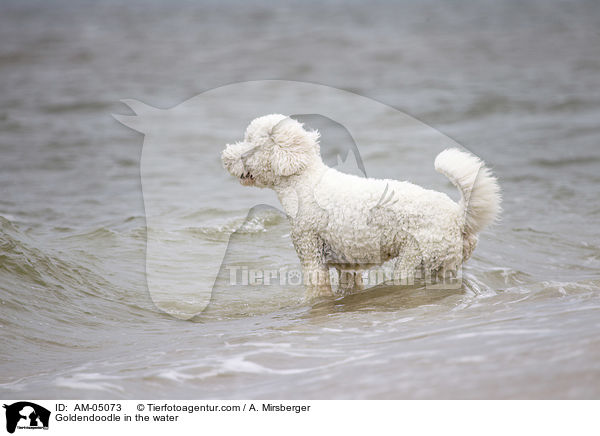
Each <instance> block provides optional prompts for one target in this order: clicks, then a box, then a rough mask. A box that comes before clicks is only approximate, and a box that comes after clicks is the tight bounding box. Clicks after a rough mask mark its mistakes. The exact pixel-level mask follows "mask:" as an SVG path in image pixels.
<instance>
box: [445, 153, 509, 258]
mask: <svg viewBox="0 0 600 436" xmlns="http://www.w3.org/2000/svg"><path fill="white" fill-rule="evenodd" d="M434 165H435V170H436V171H437V172H439V173H441V174H443V175H445V176H446V177H448V178H449V179H450V181H451V182H452V183H453V184H454V185H455V186H456V187H457V188H458V189H459V191H460V193H461V199H460V203H459V205H460V207H461V208H462V210H463V212H464V214H465V229H464V236H465V238H466V239H468V240H474V241H476V240H477V239H476V235H477V233H479V232H480V231H481V230H483V228H484V227H486V226H487V225H489V224H491V223H493V222H495V221H496V220H497V219H498V216H499V215H500V210H501V209H500V201H501V199H502V198H501V195H500V187H499V186H498V181H497V180H496V178H495V177H494V176H493V175H492V172H491V171H490V169H489V168H487V167H486V166H485V164H484V162H483V161H481V160H480V159H479V158H477V157H476V156H473V155H472V154H470V153H465V152H464V151H460V150H459V149H457V148H449V149H447V150H444V151H442V152H441V153H440V154H438V156H437V157H436V158H435V164H434ZM473 248H474V247H473Z"/></svg>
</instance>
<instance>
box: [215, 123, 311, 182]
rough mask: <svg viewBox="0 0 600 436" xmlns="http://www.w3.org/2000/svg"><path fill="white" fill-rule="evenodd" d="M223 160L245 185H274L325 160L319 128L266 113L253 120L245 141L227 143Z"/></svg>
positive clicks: (228, 169)
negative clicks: (314, 129)
mask: <svg viewBox="0 0 600 436" xmlns="http://www.w3.org/2000/svg"><path fill="white" fill-rule="evenodd" d="M221 160H222V161H223V166H224V167H225V169H226V170H227V171H229V173H230V174H231V175H233V176H235V177H237V178H239V180H240V183H241V184H242V185H246V186H258V187H260V188H266V187H269V188H271V187H274V186H277V185H279V184H281V182H282V180H283V179H284V178H286V177H291V176H294V175H298V174H301V173H302V172H303V171H305V170H306V169H307V168H308V167H309V166H310V165H312V164H314V163H316V162H320V161H321V157H320V153H319V132H317V131H310V132H308V131H306V130H304V128H303V127H302V124H301V123H299V122H298V121H296V120H294V119H292V118H290V117H286V116H285V115H279V114H273V115H265V116H263V117H260V118H256V119H255V120H254V121H252V122H251V123H250V125H249V126H248V128H247V129H246V134H245V135H244V140H243V141H240V142H236V143H235V144H228V145H227V146H226V148H225V150H223V153H222V154H221Z"/></svg>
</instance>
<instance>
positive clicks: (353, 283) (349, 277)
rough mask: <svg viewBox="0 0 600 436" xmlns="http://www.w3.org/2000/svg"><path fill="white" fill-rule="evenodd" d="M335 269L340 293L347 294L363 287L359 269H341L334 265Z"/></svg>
mask: <svg viewBox="0 0 600 436" xmlns="http://www.w3.org/2000/svg"><path fill="white" fill-rule="evenodd" d="M335 269H336V270H337V272H338V276H339V283H340V288H339V293H340V294H342V295H348V294H351V293H353V292H356V291H362V290H363V289H364V283H363V278H362V272H361V271H356V270H354V269H342V268H340V267H336V268H335Z"/></svg>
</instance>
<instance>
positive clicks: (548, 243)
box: [0, 1, 600, 399]
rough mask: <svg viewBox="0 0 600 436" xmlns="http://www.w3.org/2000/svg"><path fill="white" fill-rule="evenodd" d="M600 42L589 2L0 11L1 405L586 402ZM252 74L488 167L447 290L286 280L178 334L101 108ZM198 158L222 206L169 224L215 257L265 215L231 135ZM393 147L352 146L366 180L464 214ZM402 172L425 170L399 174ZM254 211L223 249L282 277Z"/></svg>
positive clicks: (599, 263) (134, 159)
mask: <svg viewBox="0 0 600 436" xmlns="http://www.w3.org/2000/svg"><path fill="white" fill-rule="evenodd" d="M598 29H600V4H598V3H596V2H591V1H590V2H586V1H577V2H562V1H550V2H548V1H532V2H527V4H523V3H521V2H516V1H507V2H501V4H500V3H499V2H492V1H459V2H452V4H449V3H444V2H441V1H439V2H438V1H426V2H419V3H411V2H383V1H382V2H368V4H367V3H361V2H347V3H341V2H331V3H328V4H327V5H322V4H320V3H319V2H302V3H299V2H298V3H284V4H280V3H278V4H271V3H267V2H264V3H263V2H203V3H193V2H184V1H175V2H158V1H156V2H142V1H133V2H129V1H128V2H123V3H121V2H117V1H100V2H75V1H58V2H42V1H24V2H21V1H19V2H18V1H7V2H3V3H2V5H0V89H1V92H0V102H1V104H0V153H1V154H0V156H1V160H0V335H1V336H0V345H1V348H2V351H3V352H2V357H1V358H0V395H1V396H2V397H4V398H314V399H327V398H598V397H599V396H600V364H599V363H598V362H600V339H599V335H598V332H599V331H600V236H599V229H600V202H599V199H600V33H599V30H598ZM263 79H285V80H297V81H304V82H313V83H320V84H326V85H329V86H332V87H337V88H341V89H346V90H349V91H352V92H355V93H358V94H361V95H365V96H368V97H370V98H373V99H376V100H378V101H380V102H382V103H385V104H387V105H390V106H392V107H395V108H397V109H398V110H400V111H402V112H405V113H407V114H410V115H411V116H413V117H415V118H417V119H419V120H421V121H423V122H424V123H426V124H427V125H429V126H431V127H432V128H433V129H436V130H438V131H440V132H442V133H444V134H445V135H447V136H448V137H450V138H452V139H454V140H455V141H456V142H458V143H459V144H461V145H463V146H464V147H466V148H467V149H469V150H471V151H472V152H474V153H476V154H477V155H478V156H480V157H481V158H483V159H484V160H485V161H486V162H488V163H489V164H490V166H491V167H492V168H493V171H494V173H495V174H496V175H497V176H498V177H499V180H500V184H501V186H502V190H503V196H504V202H503V208H504V212H503V217H502V221H501V223H500V224H499V225H497V226H496V227H494V228H492V229H490V230H489V231H486V232H484V233H483V234H482V235H481V238H480V239H481V240H480V244H479V246H478V248H477V250H476V251H475V254H474V257H473V258H472V259H471V260H470V261H469V262H468V263H467V264H466V266H465V268H464V283H463V285H462V287H461V288H460V289H456V290H450V291H444V292H441V291H433V292H432V291H428V290H424V289H420V288H418V287H416V288H410V289H407V288H402V287H400V288H398V287H390V286H380V287H377V288H375V289H372V290H370V291H367V292H365V293H361V294H359V295H352V296H348V297H345V298H343V299H338V300H336V301H331V302H312V303H310V302H306V301H304V300H303V299H302V289H301V287H291V288H285V289H284V288H276V287H275V288H273V289H265V290H263V292H249V293H248V294H247V295H246V294H243V293H238V294H235V296H234V297H235V298H233V297H232V299H231V300H228V302H227V304H215V305H214V306H213V307H211V308H209V310H208V311H207V312H206V314H204V316H198V317H194V318H192V319H191V320H190V321H182V320H178V319H175V318H173V317H171V316H169V315H168V314H166V313H164V312H163V311H161V310H160V309H159V308H157V307H156V306H155V305H154V303H153V302H152V300H151V298H150V295H149V292H148V288H147V285H146V277H145V269H144V268H145V253H146V219H145V215H144V204H143V196H142V186H141V181H140V165H139V164H140V155H141V150H142V143H143V139H144V138H143V135H141V134H140V133H136V132H134V131H133V130H131V129H129V128H127V127H125V126H123V125H121V124H119V123H118V122H117V121H115V120H114V119H113V118H112V117H111V114H112V113H123V114H126V113H129V112H128V109H127V108H126V107H125V106H123V105H122V104H121V103H119V100H120V99H123V98H136V99H139V100H142V101H144V102H146V103H148V104H150V105H153V106H156V107H159V108H170V107H173V106H175V105H178V104H179V103H181V102H182V101H184V100H186V99H188V98H191V97H193V96H195V95H198V94H199V93H201V92H204V91H206V90H209V89H212V88H215V87H217V86H222V85H225V84H230V83H235V82H239V81H248V80H263ZM235 103H236V101H235V96H234V95H232V96H231V104H232V105H234V104H235ZM372 127H373V128H374V129H378V130H380V131H381V132H385V131H386V130H387V129H388V128H389V126H386V125H385V122H384V121H381V125H378V124H377V122H375V125H373V126H372ZM244 128H245V125H232V126H231V130H230V131H228V132H218V134H216V133H215V138H220V137H221V136H226V137H229V138H230V140H232V141H233V140H237V139H239V138H240V137H241V135H242V133H243V130H244ZM334 128H335V126H333V125H331V127H330V129H331V131H329V130H328V128H327V127H325V130H323V128H321V129H322V130H323V132H322V133H323V139H324V141H325V139H327V136H328V135H329V136H332V135H333V133H332V131H333V129H334ZM187 141H189V143H186V144H184V145H185V146H190V145H194V144H193V141H194V139H193V138H188V139H187ZM194 146H197V147H198V150H201V152H202V153H203V154H204V155H205V156H206V162H207V164H206V165H205V167H206V168H208V169H207V170H206V180H207V182H206V183H208V184H209V185H208V186H214V190H215V193H216V194H215V195H214V196H213V197H211V198H212V200H211V201H208V202H207V203H206V205H205V208H203V209H201V210H194V211H189V210H186V202H185V199H182V200H181V204H180V206H181V208H178V209H176V210H174V212H173V215H174V217H175V219H180V218H182V217H185V218H186V219H188V220H191V221H193V222H194V225H193V227H191V228H190V229H189V238H190V240H191V241H193V242H194V243H195V244H197V246H198V247H204V248H201V249H203V250H205V252H206V254H207V255H210V253H211V251H210V250H211V249H212V248H211V247H212V246H213V245H211V244H214V243H216V242H223V241H226V240H227V239H228V238H229V235H230V233H231V232H232V231H233V230H235V229H236V228H237V227H239V225H240V224H241V223H242V222H243V221H244V219H245V218H246V216H247V213H248V210H249V208H250V207H252V206H253V205H257V204H270V205H273V206H276V205H277V204H276V199H275V197H274V195H273V194H272V193H271V192H268V191H263V190H258V189H250V188H244V187H242V186H240V185H239V184H237V183H236V181H235V180H233V179H232V178H230V177H228V175H227V174H226V173H225V172H224V170H223V169H222V168H221V166H220V162H219V153H220V150H221V149H222V147H223V146H224V144H223V143H221V142H219V143H209V142H200V141H198V144H197V145H194ZM397 147H398V146H396V145H393V141H390V142H389V144H388V143H387V142H382V143H378V144H370V145H369V144H367V146H366V147H363V148H362V149H361V153H362V158H363V160H364V164H365V167H366V168H367V170H368V172H369V173H371V174H378V173H386V174H392V175H394V177H395V178H398V179H411V180H412V179H413V178H418V179H419V180H418V181H419V183H424V184H426V185H427V186H428V187H434V188H436V189H441V190H444V191H445V192H447V193H448V194H449V195H451V196H453V198H456V192H455V191H454V188H452V187H451V186H450V185H449V184H448V183H447V182H446V181H445V180H444V179H443V177H442V176H440V175H438V174H436V173H435V172H434V170H433V162H432V161H431V160H430V157H429V156H424V155H423V154H422V153H421V151H420V150H419V149H418V148H410V147H406V148H397ZM394 153H395V154H394ZM398 153H400V154H398ZM390 156H399V157H398V158H397V159H396V158H394V159H391V158H390ZM410 162H424V165H425V166H429V168H430V170H429V172H427V171H425V172H422V173H419V174H416V175H411V174H410V170H411V165H409V164H408V163H410ZM413 176H414V177H413ZM253 219H254V221H253V226H252V227H248V228H246V230H245V231H244V232H241V233H240V234H239V238H240V244H241V245H238V246H237V247H244V246H246V247H248V250H247V252H246V253H244V252H243V250H242V251H241V252H240V254H239V256H244V255H245V256H247V257H246V258H245V259H246V260H247V261H252V262H255V264H256V265H257V267H264V268H266V269H269V268H273V267H274V268H277V267H279V266H280V265H294V264H295V263H297V259H296V258H295V253H294V252H293V249H292V248H291V245H290V241H289V237H288V235H289V225H288V224H287V221H286V220H285V218H282V217H281V216H280V215H279V214H278V213H277V212H276V211H274V210H272V209H268V208H265V209H262V211H259V213H258V214H257V215H256V216H255V217H254V218H253ZM244 244H246V245H244ZM176 248H177V247H175V249H176ZM182 249H184V248H183V247H182ZM179 304H181V305H185V304H186V302H185V301H181V302H179Z"/></svg>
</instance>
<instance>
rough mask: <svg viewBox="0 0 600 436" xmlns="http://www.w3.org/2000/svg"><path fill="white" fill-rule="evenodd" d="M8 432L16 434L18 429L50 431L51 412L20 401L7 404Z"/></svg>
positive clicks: (5, 406)
mask: <svg viewBox="0 0 600 436" xmlns="http://www.w3.org/2000/svg"><path fill="white" fill-rule="evenodd" d="M4 408H5V409H6V431H8V432H9V433H14V432H15V430H16V429H48V425H49V423H50V411H49V410H48V409H46V408H44V407H42V406H40V405H37V404H35V403H30V402H28V401H19V402H17V403H13V404H10V405H7V404H5V405H4Z"/></svg>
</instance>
